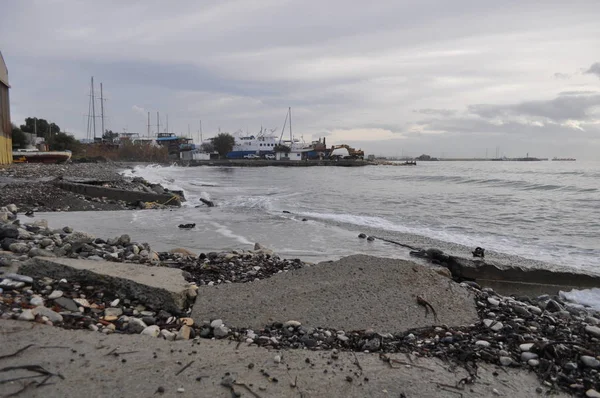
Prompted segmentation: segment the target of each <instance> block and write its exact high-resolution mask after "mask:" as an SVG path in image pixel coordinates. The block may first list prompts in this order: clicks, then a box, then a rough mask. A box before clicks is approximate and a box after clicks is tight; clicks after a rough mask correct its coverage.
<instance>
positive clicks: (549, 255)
mask: <svg viewBox="0 0 600 398" xmlns="http://www.w3.org/2000/svg"><path fill="white" fill-rule="evenodd" d="M297 214H298V215H302V216H305V217H310V218H314V219H320V220H331V221H334V222H339V223H345V224H353V225H358V226H364V227H368V228H375V229H380V230H384V231H392V232H400V233H406V234H412V235H418V236H424V237H427V238H431V239H436V240H440V241H443V242H450V243H455V244H459V245H463V246H467V247H475V246H482V247H485V248H486V249H489V250H494V251H497V252H500V253H506V254H511V255H516V256H521V257H524V258H530V259H533V260H539V261H547V262H550V263H554V264H561V265H568V266H571V267H573V266H576V267H581V266H582V265H584V264H586V262H585V261H586V260H585V258H577V257H576V256H573V255H572V254H571V253H569V250H566V249H561V248H549V249H547V250H543V248H541V247H539V246H533V245H527V244H525V243H524V242H523V241H521V240H518V239H516V238H509V237H499V236H492V235H487V236H486V235H477V236H471V235H469V234H465V233H456V232H451V231H446V230H441V229H435V228H430V227H425V226H419V225H414V226H412V225H411V226H409V225H402V224H399V223H394V222H392V221H390V220H387V219H385V218H382V217H373V216H364V215H355V214H335V213H316V212H300V213H297Z"/></svg>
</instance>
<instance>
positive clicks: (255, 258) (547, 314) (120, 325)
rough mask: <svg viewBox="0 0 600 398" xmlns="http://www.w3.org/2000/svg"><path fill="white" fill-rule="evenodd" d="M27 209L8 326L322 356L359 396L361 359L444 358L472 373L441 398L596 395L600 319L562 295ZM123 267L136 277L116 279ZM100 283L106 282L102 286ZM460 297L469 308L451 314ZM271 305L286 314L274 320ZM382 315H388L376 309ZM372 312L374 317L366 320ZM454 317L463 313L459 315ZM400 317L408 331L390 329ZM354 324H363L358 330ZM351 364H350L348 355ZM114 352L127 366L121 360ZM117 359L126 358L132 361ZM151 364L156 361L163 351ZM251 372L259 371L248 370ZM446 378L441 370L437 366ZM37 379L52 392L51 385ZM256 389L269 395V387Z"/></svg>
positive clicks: (7, 250)
mask: <svg viewBox="0 0 600 398" xmlns="http://www.w3.org/2000/svg"><path fill="white" fill-rule="evenodd" d="M18 210H19V209H18V208H17V206H7V207H6V208H5V209H0V245H1V246H2V249H3V251H0V272H2V273H1V274H0V319H2V320H3V321H0V323H1V322H9V321H12V320H20V321H24V322H32V323H34V324H45V325H48V326H55V327H61V328H64V329H72V330H87V331H90V332H89V333H96V334H97V335H98V336H99V338H100V336H108V335H126V334H140V335H143V336H144V337H147V338H155V339H156V340H158V339H162V340H167V341H168V342H175V341H191V342H193V344H202V341H208V340H207V339H212V340H218V341H225V342H230V343H231V344H233V345H234V347H236V349H241V348H240V347H242V346H243V347H259V348H261V349H264V348H267V349H270V350H273V352H274V353H273V354H271V355H269V358H270V359H269V363H271V364H274V366H279V365H280V364H281V363H282V362H283V363H285V358H286V357H288V356H290V357H293V356H294V355H296V354H288V353H287V352H288V351H287V350H298V351H300V352H304V351H306V352H317V353H320V354H319V355H320V358H321V359H323V363H321V364H320V365H319V366H320V369H322V370H321V371H322V372H323V373H324V374H327V376H323V377H335V378H336V379H339V380H340V383H343V384H352V385H353V386H355V388H358V386H359V385H360V386H361V388H362V387H363V386H366V387H364V388H369V387H368V386H369V383H371V384H373V383H376V382H377V381H376V380H373V381H369V380H368V378H367V377H365V376H364V369H362V367H361V362H362V363H369V364H372V363H373V362H375V363H378V364H380V366H382V367H384V368H387V367H389V368H390V369H395V368H406V369H408V368H415V369H421V368H422V367H423V366H424V365H422V364H423V363H427V364H430V363H431V362H430V361H433V360H436V361H437V360H440V361H441V362H440V363H443V364H446V365H445V366H450V368H451V369H453V368H460V369H461V371H462V372H464V376H462V377H461V378H460V379H458V380H455V382H454V383H452V384H447V383H443V382H439V383H438V385H437V389H438V393H439V394H435V395H437V396H442V395H444V394H446V395H444V396H457V395H458V396H460V395H463V394H465V395H466V396H469V394H470V393H473V392H474V391H479V392H480V395H481V394H484V395H514V396H517V395H515V394H516V393H515V392H514V391H512V392H511V391H510V390H509V391H506V392H505V393H504V394H503V393H502V392H501V390H502V387H501V385H500V386H499V387H494V388H491V389H487V390H485V391H482V390H477V389H478V388H482V385H481V383H482V380H488V377H491V378H492V380H493V379H494V378H499V377H501V376H500V375H502V374H508V372H511V374H513V373H514V372H515V371H516V370H519V371H520V372H531V373H534V374H535V375H536V376H537V378H538V380H539V384H538V385H537V386H536V387H534V390H533V391H531V393H532V394H530V395H527V394H525V395H523V396H532V395H533V394H546V395H547V394H552V393H560V392H567V393H570V394H573V395H576V396H587V397H597V396H600V393H598V391H600V375H599V373H598V371H599V370H600V314H598V312H597V311H595V310H593V309H591V308H587V307H584V306H582V305H579V304H575V303H571V302H568V301H567V300H566V299H565V298H564V297H563V296H561V295H552V296H550V295H542V296H538V297H515V296H512V297H509V296H503V295H500V294H498V293H496V292H494V291H493V290H492V289H489V288H482V287H481V286H479V285H478V284H476V283H474V282H463V283H460V284H459V283H456V282H454V281H452V280H451V279H449V278H448V274H446V276H444V275H442V274H443V273H441V274H440V273H437V272H435V271H432V270H431V269H430V268H427V267H424V266H419V265H416V264H413V263H410V262H406V261H401V260H391V259H378V258H375V257H368V256H352V257H348V258H344V259H341V260H339V261H337V262H330V263H321V264H316V265H315V264H309V263H305V262H302V261H301V260H299V259H292V260H287V259H281V258H279V256H277V254H275V253H273V252H272V251H270V250H269V249H267V248H264V247H263V246H261V245H259V244H257V245H256V246H255V248H254V250H246V251H243V250H239V251H231V252H211V253H199V254H196V253H192V252H190V251H188V250H186V249H183V248H178V249H173V250H171V251H169V252H155V251H153V250H152V248H151V247H150V246H149V245H148V244H146V243H140V242H136V241H135V240H133V239H131V237H130V236H129V235H121V236H118V237H112V238H98V237H95V236H93V235H91V234H89V233H85V232H78V231H73V230H72V229H71V228H69V227H63V228H61V229H52V228H50V227H49V226H48V225H47V223H45V222H44V221H43V220H36V221H34V222H26V221H30V220H28V219H25V220H23V219H21V218H20V219H19V220H18V221H17V220H15V218H16V215H17V214H18ZM62 259H67V260H68V261H67V260H62ZM53 261H55V262H54V263H53ZM71 264H72V265H71ZM121 269H124V270H125V269H126V270H134V271H133V272H129V271H127V272H125V271H123V272H124V274H120V272H121V271H120V270H121ZM137 270H139V272H138V271H137ZM161 270H162V271H161ZM159 271H161V272H163V271H164V272H163V273H162V274H161V275H166V274H169V275H175V276H174V277H173V278H174V282H173V283H172V286H175V287H174V289H179V290H178V292H177V294H179V295H182V296H181V297H184V299H183V300H181V301H177V302H176V304H169V306H168V308H167V305H166V304H164V305H161V304H157V302H156V300H154V301H153V300H151V299H150V297H151V296H152V295H149V294H147V292H148V291H151V292H155V293H156V294H163V295H164V294H165V293H164V291H165V289H167V290H168V288H167V287H166V286H167V284H168V283H167V281H166V279H164V278H166V277H161V278H163V280H162V281H161V280H157V281H155V280H154V279H152V277H154V276H155V274H157V275H158V274H159ZM167 271H168V272H167ZM103 272H104V273H105V275H104V276H97V277H95V276H94V275H102V273H103ZM165 272H166V274H165ZM386 272H390V275H394V274H398V273H400V274H399V275H400V276H401V279H402V280H404V281H406V282H405V284H402V283H397V282H394V283H389V284H388V285H386V284H384V283H379V282H377V283H375V282H376V281H377V280H378V279H382V280H389V279H390V278H391V277H390V276H388V275H387V274H386ZM330 273H331V275H335V278H336V279H339V281H336V283H337V284H336V283H333V282H334V280H331V279H332V278H331V277H330V276H328V277H324V275H329V274H330ZM32 275H33V276H32ZM50 275H52V276H50ZM90 275H91V276H90ZM65 276H68V278H67V277H65ZM107 281H110V282H107ZM340 281H341V282H343V283H345V284H346V285H344V284H342V283H341V282H340ZM330 282H331V283H330ZM338 282H339V283H338ZM369 282H373V283H369ZM161 283H162V285H161ZM134 285H135V286H134ZM132 286H133V287H132ZM169 286H171V285H169ZM342 286H346V288H345V291H340V289H341V288H342ZM348 286H354V288H348ZM443 286H446V287H443ZM238 287H239V288H238ZM242 287H244V289H246V290H244V289H242ZM292 287H297V289H292ZM142 288H144V289H146V290H144V289H142ZM148 289H150V290H148ZM152 289H153V290H152ZM248 289H254V290H257V289H258V290H259V293H260V294H259V295H258V296H257V297H256V298H253V297H251V296H252V293H251V292H249V291H248ZM286 291H287V292H288V293H287V294H286V293H285V292H286ZM396 291H398V292H396ZM142 292H145V293H142ZM277 292H283V293H282V294H279V293H277ZM303 292H308V293H303ZM402 292H405V293H406V292H408V293H407V294H404V293H402ZM303 294H305V295H306V294H309V295H310V296H307V295H306V297H304V298H303V300H304V299H306V301H305V303H306V304H302V303H304V301H302V302H301V305H302V306H305V307H306V306H308V308H301V309H295V307H294V306H297V305H298V298H299V297H301V298H302V297H303ZM227 295H230V296H229V297H231V300H227V298H226V297H227ZM234 296H235V297H234ZM210 299H214V300H216V301H217V302H219V306H217V307H213V309H214V308H217V310H219V311H222V314H217V313H212V315H207V314H209V312H207V311H208V310H209V306H208V305H207V303H208V302H209V301H210ZM458 299H460V300H461V302H462V303H463V304H461V305H462V306H463V307H464V308H452V307H451V306H449V305H447V304H445V303H449V302H452V300H458ZM207 300H208V301H207ZM240 300H241V301H240ZM244 300H245V301H246V304H248V305H250V306H251V307H252V308H251V310H252V311H256V312H257V313H259V314H262V313H265V312H269V314H271V316H270V318H272V322H269V323H266V322H265V323H263V324H261V325H260V326H259V327H256V326H255V327H253V328H250V322H249V321H246V320H244V319H242V318H241V317H240V316H237V317H236V316H235V314H236V311H238V312H239V310H240V306H241V305H242V304H241V303H243V302H244ZM252 300H257V301H256V303H254V301H252ZM261 300H262V301H263V303H262V304H261ZM274 300H277V301H274ZM316 303H319V304H318V305H317V304H316ZM354 303H356V304H354ZM273 305H274V307H273V308H276V309H278V311H281V314H278V313H275V312H272V310H270V309H268V308H270V307H269V306H273ZM381 305H383V307H384V309H383V310H379V309H378V308H379V306H381ZM324 306H327V308H325V307H324ZM363 307H364V308H370V309H372V311H362V310H360V308H363ZM375 309H377V310H375ZM244 311H246V310H244ZM327 311H334V312H337V315H336V316H337V317H338V318H339V321H337V322H338V326H336V327H332V325H331V324H325V323H324V321H323V320H322V319H321V318H320V317H319V316H317V315H319V313H320V312H327ZM459 313H461V314H462V313H464V318H461V316H462V315H461V316H458V314H459ZM282 314H283V315H282ZM313 314H314V315H313ZM402 314H406V315H402ZM402 317H404V318H403V319H404V320H405V321H406V322H408V324H406V325H405V324H402V325H404V326H394V327H395V329H394V330H389V327H390V325H397V324H396V323H395V322H396V321H397V320H398V319H400V318H402ZM331 319H333V318H331ZM378 320H379V321H378ZM377 322H380V323H379V324H378V323H377ZM411 322H412V324H413V327H411V326H410V324H411ZM355 324H361V325H364V326H363V327H358V328H357V327H354V326H350V325H355ZM11 325H12V324H11ZM343 325H349V326H348V327H342V326H343ZM371 325H376V326H375V327H372V326H371ZM102 338H105V337H102ZM142 338H143V337H142ZM26 343H27V341H23V342H22V344H20V345H19V346H10V347H6V346H3V351H2V354H3V355H2V356H0V360H3V361H6V360H7V359H10V358H12V355H8V354H12V353H13V352H14V353H15V355H14V356H15V357H18V356H19V355H21V353H20V351H18V350H20V349H21V350H26V349H27V348H24V347H26V346H27V344H26ZM191 347H192V349H193V347H194V345H192V346H191ZM9 348H10V349H9ZM229 350H231V348H229ZM9 351H10V352H9ZM191 352H192V353H193V351H191ZM348 353H350V354H351V355H354V357H352V356H350V357H348V355H350V354H348ZM354 353H361V354H360V355H361V362H359V360H358V359H356V362H355V363H352V362H350V363H349V364H348V363H346V364H345V365H344V366H345V368H344V366H341V365H340V358H357V357H356V354H354ZM108 354H109V355H113V354H115V355H117V356H118V354H119V350H118V349H115V350H114V351H112V352H109V353H108ZM7 355H8V356H7ZM22 355H25V354H22ZM189 355H193V354H189ZM365 355H366V356H365ZM263 356H264V355H263ZM306 357H307V359H306V360H307V361H308V362H306V366H307V367H310V364H311V361H313V362H314V361H315V359H314V357H312V356H310V355H306ZM119 358H122V360H123V361H126V356H123V355H121V356H120V357H119ZM153 358H154V359H156V358H157V354H156V352H155V353H154V355H153ZM311 358H313V359H311ZM149 360H152V359H149ZM428 361H429V362H428ZM184 362H187V361H185V360H184V361H183V362H181V364H182V366H183V365H186V364H185V363H184ZM192 362H193V361H192ZM246 365H247V366H248V368H249V369H252V368H253V367H254V364H253V363H250V364H244V366H246ZM232 366H233V365H232ZM251 366H252V367H251ZM257 366H260V367H263V368H264V366H265V365H257ZM431 366H433V365H431ZM425 367H426V368H427V366H425ZM340 368H344V370H340ZM436 369H438V368H436ZM490 369H493V370H492V371H490ZM21 370H22V369H21ZM38 371H39V369H38ZM421 371H422V369H421ZM262 372H264V375H263V376H264V379H265V380H269V383H276V381H273V380H272V379H271V380H270V379H269V378H271V377H272V376H270V375H269V374H268V373H267V372H269V370H263V371H262ZM437 372H438V373H439V372H445V371H444V370H443V368H439V369H438V370H437ZM34 373H35V372H34ZM490 373H491V374H493V375H492V376H489V374H490ZM38 374H39V372H38ZM56 374H57V372H48V373H46V374H44V375H43V376H44V377H48V378H49V379H50V378H51V379H52V380H51V381H52V382H53V383H56V384H57V385H60V384H61V383H63V381H62V380H61V379H60V378H59V377H58V376H57V375H56ZM333 375H335V376H333ZM6 376H7V377H6V379H9V378H8V376H9V375H8V374H7V375H6ZM228 376H230V378H229V379H227V380H228V382H226V383H225V384H222V385H219V383H217V386H219V388H221V389H224V390H223V391H225V392H227V391H228V389H229V388H231V389H232V390H235V391H236V392H239V391H245V390H244V389H243V388H242V387H241V386H240V385H239V384H235V382H236V378H235V375H231V374H230V375H221V377H228ZM440 379H443V377H441V376H440ZM37 381H38V382H39V384H45V382H46V381H47V380H44V381H43V382H42V379H38V380H37ZM1 382H3V381H2V380H0V383H1ZM292 382H293V378H291V381H290V384H292V388H295V387H294V385H295V384H294V383H295V382H294V383H292ZM7 383H9V382H7ZM486 383H488V385H490V384H489V383H493V381H491V382H490V381H486ZM13 384H14V383H13ZM11 385H12V384H11ZM494 385H495V384H494ZM13 387H14V385H13ZM17 387H18V386H17ZM157 387H159V386H155V387H154V389H155V390H156V388H157ZM47 388H52V387H51V386H49V387H47ZM249 388H250V389H252V387H249ZM484 388H485V387H484ZM14 389H15V388H13V390H14ZM440 389H441V390H440ZM17 390H18V388H17ZM442 390H443V391H445V392H444V393H443V394H442V393H441V392H440V391H442ZM252 391H254V392H255V393H258V392H257V391H255V390H252ZM260 391H261V392H260V394H266V393H267V392H268V391H270V390H265V391H263V390H260ZM361 391H362V393H363V395H362V396H364V393H365V391H366V390H357V391H353V392H352V393H348V394H346V395H345V396H361ZM182 393H183V392H182ZM246 393H248V391H245V393H244V396H245V395H246ZM331 393H333V392H331ZM161 394H162V393H161ZM333 394H335V393H333ZM402 394H404V393H402ZM453 394H454V395H453ZM367 395H369V394H367ZM238 396H239V395H238ZM248 396H250V395H248ZM254 396H257V395H256V394H254ZM268 396H283V395H268ZM296 396H297V394H296ZM405 396H406V395H405ZM414 396H423V395H414Z"/></svg>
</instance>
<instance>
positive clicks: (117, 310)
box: [104, 307, 123, 317]
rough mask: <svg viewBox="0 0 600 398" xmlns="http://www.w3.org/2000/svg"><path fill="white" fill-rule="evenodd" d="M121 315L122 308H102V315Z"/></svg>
mask: <svg viewBox="0 0 600 398" xmlns="http://www.w3.org/2000/svg"><path fill="white" fill-rule="evenodd" d="M121 315H123V310H122V309H121V308H110V307H109V308H105V309H104V316H105V317H107V316H116V317H120V316H121Z"/></svg>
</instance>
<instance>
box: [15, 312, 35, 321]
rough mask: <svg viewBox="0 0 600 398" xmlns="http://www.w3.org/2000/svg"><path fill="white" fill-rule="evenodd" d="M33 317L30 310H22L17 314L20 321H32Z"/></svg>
mask: <svg viewBox="0 0 600 398" xmlns="http://www.w3.org/2000/svg"><path fill="white" fill-rule="evenodd" d="M34 319H35V315H33V311H32V310H23V312H21V314H20V315H19V320H20V321H33V320H34Z"/></svg>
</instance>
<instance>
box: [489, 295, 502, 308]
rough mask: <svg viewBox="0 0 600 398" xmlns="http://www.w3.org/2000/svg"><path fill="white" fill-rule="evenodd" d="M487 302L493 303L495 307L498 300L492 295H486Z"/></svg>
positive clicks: (498, 303)
mask: <svg viewBox="0 0 600 398" xmlns="http://www.w3.org/2000/svg"><path fill="white" fill-rule="evenodd" d="M487 301H488V303H490V304H491V305H493V306H494V307H497V306H499V305H500V300H496V299H495V298H493V297H488V299H487Z"/></svg>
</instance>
